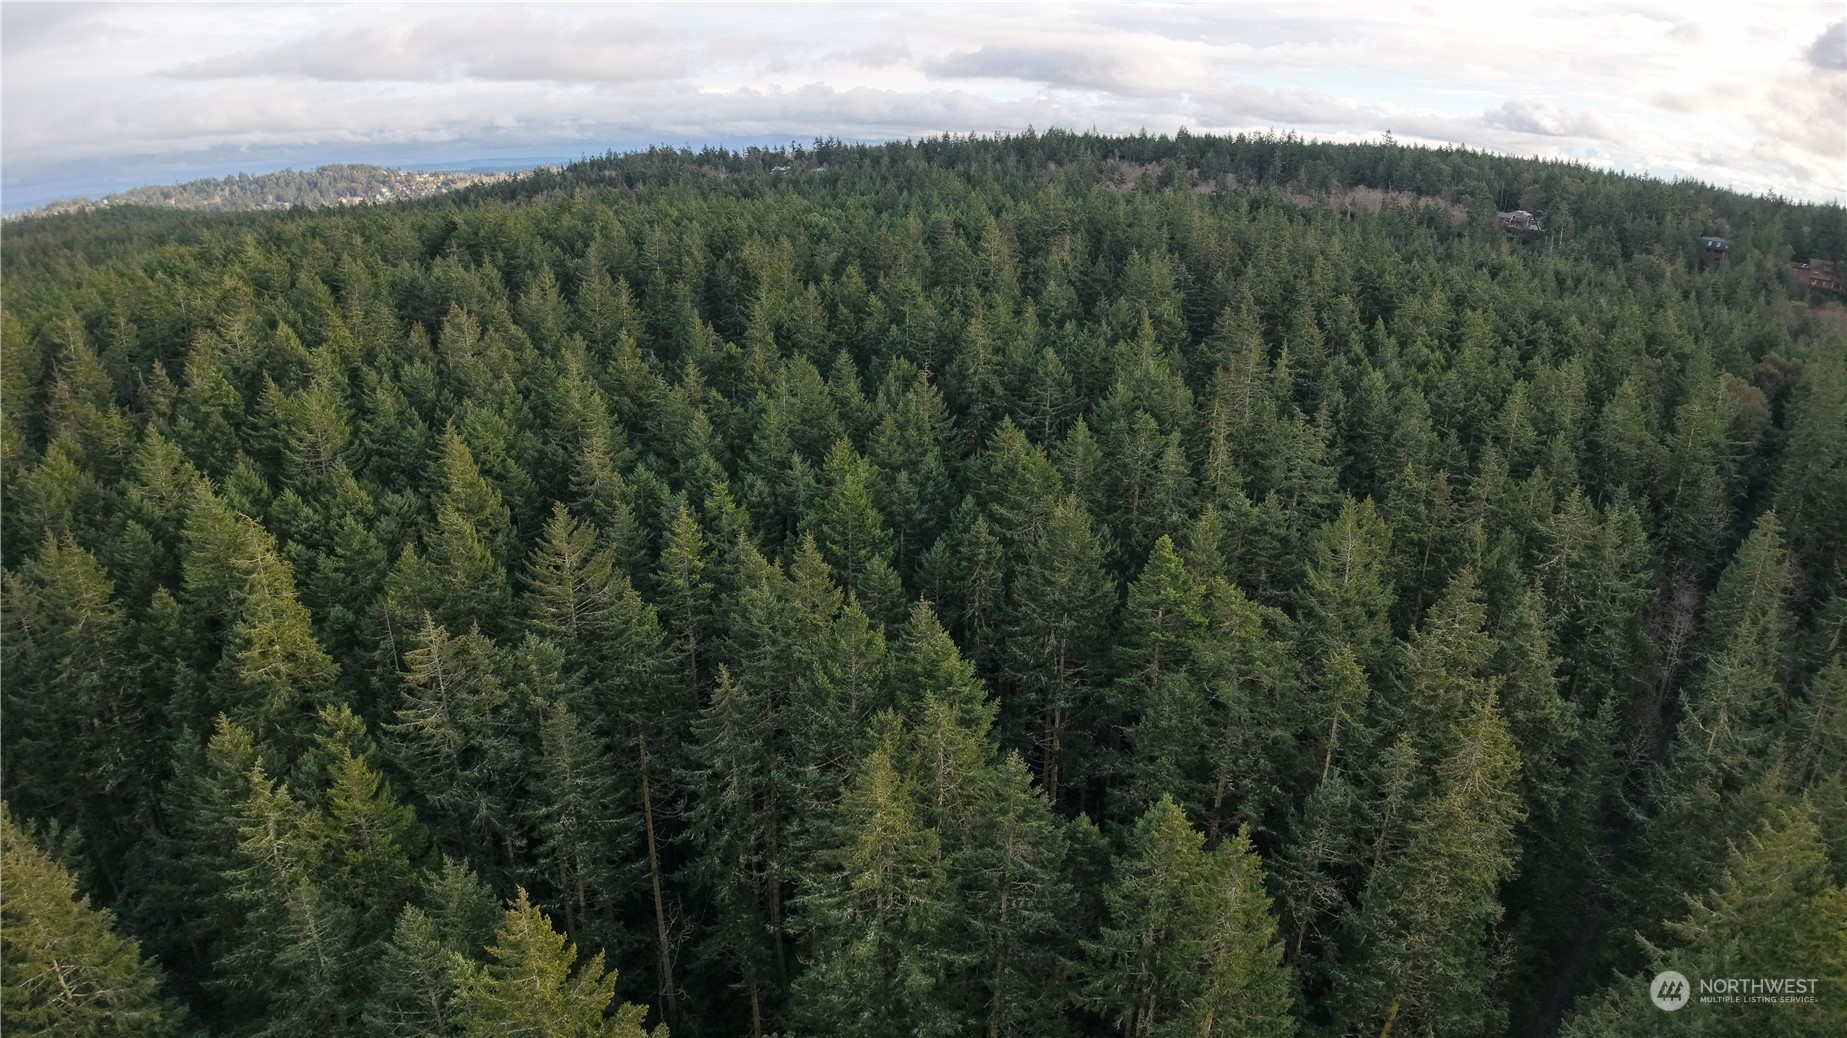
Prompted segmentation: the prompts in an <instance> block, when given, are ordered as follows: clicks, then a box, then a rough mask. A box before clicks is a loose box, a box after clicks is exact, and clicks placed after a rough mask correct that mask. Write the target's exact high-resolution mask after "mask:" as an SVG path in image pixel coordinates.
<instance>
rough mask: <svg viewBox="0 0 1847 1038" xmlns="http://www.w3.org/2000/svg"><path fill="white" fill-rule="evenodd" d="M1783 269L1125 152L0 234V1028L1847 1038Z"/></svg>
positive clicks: (1477, 195) (1814, 540)
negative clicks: (1741, 999)
mask: <svg viewBox="0 0 1847 1038" xmlns="http://www.w3.org/2000/svg"><path fill="white" fill-rule="evenodd" d="M778 167H782V168H780V169H779V168H778ZM1362 188H1363V189H1366V190H1367V191H1369V192H1370V194H1369V195H1368V196H1367V197H1370V198H1372V199H1373V201H1374V202H1375V203H1376V204H1372V205H1358V204H1354V203H1353V199H1354V198H1355V197H1356V196H1355V192H1356V191H1357V190H1358V189H1362ZM1516 205H1518V206H1522V207H1525V208H1528V209H1532V210H1535V211H1538V212H1540V213H1542V215H1543V218H1544V222H1545V225H1546V233H1545V234H1543V235H1537V236H1518V237H1516V236H1511V235H1508V234H1505V233H1503V232H1501V231H1499V230H1498V229H1496V227H1495V225H1494V219H1493V211H1494V210H1495V209H1496V208H1509V207H1512V206H1516ZM1701 234H1724V235H1726V236H1727V237H1729V238H1731V239H1732V240H1733V241H1734V242H1735V243H1736V244H1735V247H1734V249H1733V251H1732V254H1731V257H1730V259H1728V260H1727V261H1725V262H1724V263H1722V264H1716V265H1712V266H1708V265H1706V264H1704V263H1703V262H1702V257H1701V251H1700V242H1699V240H1698V236H1699V235H1701ZM1811 255H1812V256H1823V257H1830V256H1831V257H1835V258H1844V259H1847V216H1844V214H1843V211H1842V209H1841V208H1840V207H1838V206H1835V207H1821V206H1808V205H1797V204H1793V203H1790V202H1788V201H1786V200H1781V199H1775V198H1768V199H1766V198H1747V197H1743V196H1738V195H1734V194H1730V193H1727V192H1723V191H1719V190H1716V189H1712V188H1709V187H1706V186H1703V185H1699V184H1692V183H1681V184H1664V183H1660V182H1654V181H1648V180H1644V179H1639V178H1629V177H1622V176H1617V175H1614V174H1608V173H1604V172H1599V171H1596V170H1591V169H1588V168H1585V167H1582V166H1573V165H1565V164H1547V163H1539V162H1534V161H1527V160H1516V159H1508V158H1501V157H1495V156H1488V155H1483V154H1480V153H1474V152H1467V151H1460V150H1457V151H1432V150H1419V149H1411V148H1402V147H1397V146H1395V145H1393V144H1391V143H1390V142H1386V143H1381V144H1375V145H1365V146H1334V145H1323V144H1314V143H1307V142H1303V141H1300V140H1297V139H1294V138H1292V137H1287V136H1283V137H1267V136H1259V137H1239V138H1235V139H1234V138H1211V137H1202V136H1188V135H1185V134H1184V133H1183V134H1181V135H1179V136H1178V137H1171V138H1170V137H1152V136H1143V137H1136V138H1115V139H1112V138H1099V137H1094V136H1084V135H1075V134H1069V133H1056V132H1055V133H1044V134H1038V133H1028V134H1025V135H1020V136H1013V137H1004V138H998V139H974V140H965V139H944V140H936V141H925V142H918V143H907V144H893V145H886V146H856V145H846V144H839V143H834V142H816V143H815V144H814V145H813V146H812V147H802V148H793V149H791V150H788V151H782V152H766V151H751V152H746V153H741V154H738V153H729V152H717V151H708V152H705V153H692V152H686V151H654V152H648V153H644V154H635V155H628V156H610V157H607V158H604V159H599V160H594V161H590V162H586V163H582V164H579V165H576V166H572V167H569V168H567V169H564V170H561V171H556V172H547V173H541V174H537V175H534V176H530V177H523V178H520V179H519V180H516V181H509V182H505V183H500V184H492V185H484V186H479V187H474V188H469V189H466V190H463V191H460V192H457V193H454V194H450V195H446V196H444V197H442V198H437V199H431V200H427V201H423V202H416V203H409V204H404V205H397V206H389V207H368V208H361V209H351V210H337V211H324V212H319V213H310V212H300V211H297V212H288V213H258V214H239V215H204V214H185V213H168V212H156V211H146V210H134V209H123V210H113V211H109V212H95V213H85V214H77V215H71V216H60V217H53V218H48V219H42V220H29V221H23V222H18V223H14V224H11V225H9V226H8V228H7V232H6V243H5V250H4V257H3V258H4V271H3V272H4V278H5V298H4V316H3V321H4V323H3V326H0V346H3V347H4V350H5V354H4V364H3V365H0V376H3V377H4V382H3V383H0V394H3V401H4V425H3V426H0V447H3V451H4V453H3V454H0V461H3V462H4V487H3V490H4V495H5V507H4V519H3V522H4V531H3V532H4V543H5V546H6V558H5V567H6V573H5V601H4V613H5V616H4V625H3V626H4V653H5V654H4V667H5V674H4V677H5V681H4V692H5V700H4V706H5V717H4V721H5V724H4V737H5V742H4V788H5V796H6V799H7V802H8V807H7V813H6V819H5V823H4V826H3V828H4V843H5V920H4V922H5V928H4V942H5V947H4V967H3V968H4V973H5V979H4V1018H3V1020H0V1024H3V1025H4V1027H5V1028H6V1030H7V1031H8V1032H9V1033H17V1034H20V1035H25V1034H34V1033H40V1034H68V1035H78V1034H83V1035H89V1034H98V1035H100V1034H129V1033H134V1034H200V1035H205V1034H211V1035H226V1036H256V1035H262V1036H275V1038H283V1036H313V1038H336V1036H344V1035H406V1036H409V1035H469V1036H476V1035H506V1034H529V1035H560V1036H563V1035H572V1036H575V1035H616V1036H636V1035H643V1034H652V1033H658V1032H657V1031H656V1030H655V1029H656V1028H658V1027H661V1026H663V1025H664V1026H665V1027H667V1028H669V1029H671V1031H672V1033H673V1034H675V1035H679V1036H735V1035H751V1036H762V1035H771V1034H782V1035H790V1036H795V1035H801V1036H814V1038H821V1036H835V1035H838V1036H843V1038H891V1036H897V1035H913V1036H930V1038H936V1036H941V1038H950V1036H963V1035H987V1036H990V1038H1000V1036H1027V1035H1035V1036H1036V1035H1043V1036H1072V1038H1075V1036H1086V1035H1095V1036H1103V1035H1113V1034H1120V1035H1124V1036H1128V1038H1146V1036H1181V1035H1184V1036H1189V1038H1192V1036H1221V1038H1224V1036H1244V1035H1251V1036H1288V1035H1303V1036H1310V1038H1319V1036H1327V1038H1335V1036H1349V1035H1353V1036H1358V1035H1366V1036H1371V1035H1380V1034H1384V1033H1387V1032H1389V1033H1390V1034H1392V1035H1396V1036H1400V1038H1406V1036H1446V1038H1447V1036H1455V1038H1478V1036H1494V1035H1503V1034H1505V1035H1521V1036H1524V1035H1551V1034H1555V1033H1561V1034H1564V1035H1567V1036H1570V1038H1613V1036H1626V1035H1653V1034H1658V1033H1668V1031H1669V1030H1671V1031H1673V1032H1674V1033H1680V1032H1684V1033H1687V1034H1700V1035H1823V1034H1842V1033H1847V893H1844V892H1843V883H1844V882H1847V667H1844V666H1843V663H1842V659H1841V657H1842V652H1843V646H1842V644H1841V643H1842V634H1843V629H1844V628H1847V339H1844V338H1843V337H1842V335H1841V333H1840V330H1839V329H1840V327H1841V325H1840V323H1839V321H1838V318H1836V319H1835V323H1833V324H1832V325H1831V326H1830V325H1829V324H1828V320H1829V314H1828V312H1827V311H1826V310H1824V309H1821V308H1817V307H1816V306H1814V305H1813V303H1812V301H1805V300H1799V299H1796V298H1794V296H1793V295H1792V289H1791V287H1790V285H1789V283H1788V281H1787V264H1788V262H1789V260H1790V259H1791V258H1792V257H1807V256H1811ZM1830 329H1832V330H1830ZM1663 969H1674V970H1678V971H1679V972H1681V973H1683V974H1686V975H1687V976H1689V977H1695V978H1697V977H1701V976H1706V977H1714V976H1747V977H1755V976H1776V977H1782V976H1794V977H1817V978H1820V987H1819V991H1818V998H1817V999H1816V1001H1813V1002H1794V1003H1770V1004H1748V1005H1732V1006H1716V1005H1699V1004H1694V1005H1689V1006H1688V1007H1687V1008H1685V1009H1683V1010H1680V1011H1679V1012H1678V1013H1677V1014H1675V1015H1673V1016H1672V1017H1668V1016H1664V1015H1662V1013H1661V1011H1660V1010H1658V1009H1656V1008H1655V1007H1654V1006H1653V1005H1652V1004H1651V1003H1650V1000H1649V994H1648V988H1647V981H1648V978H1650V977H1652V976H1653V975H1654V974H1655V973H1656V972H1657V971H1658V970H1663ZM1670 1023H1671V1025H1672V1027H1671V1028H1668V1025H1669V1024H1670Z"/></svg>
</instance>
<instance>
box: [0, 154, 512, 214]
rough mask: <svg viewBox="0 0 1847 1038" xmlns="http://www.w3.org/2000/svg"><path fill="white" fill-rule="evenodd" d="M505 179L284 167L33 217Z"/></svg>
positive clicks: (227, 207) (240, 208) (264, 205)
mask: <svg viewBox="0 0 1847 1038" xmlns="http://www.w3.org/2000/svg"><path fill="white" fill-rule="evenodd" d="M506 178H507V175H506V174H504V173H457V172H442V173H420V172H416V171H413V170H408V169H391V168H388V167H385V166H365V165H334V166H318V167H316V168H314V169H310V170H297V169H285V170H282V171H280V172H277V173H259V174H257V175H255V176H252V175H250V174H248V173H239V174H237V175H236V176H230V177H222V178H219V177H207V178H205V179H203V180H189V181H187V182H186V183H184V184H173V185H154V186H149V187H137V188H134V189H132V190H129V191H119V192H117V193H115V194H112V195H106V196H104V197H102V198H99V199H95V200H91V199H73V200H71V201H68V202H53V203H51V204H50V205H47V206H43V207H41V208H40V209H38V210H35V211H34V214H32V215H55V214H61V213H78V212H87V211H89V210H92V209H109V208H112V207H119V206H152V207H154V208H157V209H196V210H200V211H203V212H216V213H231V212H245V211H248V210H252V209H287V208H289V207H291V206H298V205H299V206H307V207H309V208H319V207H324V206H333V205H361V204H364V203H368V202H400V201H406V200H413V199H418V198H428V197H430V196H432V195H439V194H442V193H443V192H445V191H454V190H455V189H457V188H462V187H468V186H470V185H473V184H481V183H487V182H492V181H498V180H505V179H506Z"/></svg>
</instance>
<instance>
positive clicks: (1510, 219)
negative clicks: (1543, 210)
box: [1494, 209, 1544, 234]
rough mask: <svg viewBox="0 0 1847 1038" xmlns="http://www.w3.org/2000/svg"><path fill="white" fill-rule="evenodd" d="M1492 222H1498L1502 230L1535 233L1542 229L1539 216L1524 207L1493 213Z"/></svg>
mask: <svg viewBox="0 0 1847 1038" xmlns="http://www.w3.org/2000/svg"><path fill="white" fill-rule="evenodd" d="M1494 222H1495V223H1497V224H1499V225H1500V227H1501V230H1503V231H1524V232H1527V233H1530V234H1537V233H1539V232H1540V231H1542V230H1544V228H1542V227H1540V226H1539V217H1537V216H1534V215H1533V214H1532V213H1529V212H1527V211H1526V210H1524V209H1515V210H1514V211H1513V212H1511V213H1495V214H1494Z"/></svg>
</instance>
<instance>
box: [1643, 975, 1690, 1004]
mask: <svg viewBox="0 0 1847 1038" xmlns="http://www.w3.org/2000/svg"><path fill="white" fill-rule="evenodd" d="M1648 997H1649V998H1650V999H1652V1000H1653V1001H1654V1003H1655V1007H1656V1008H1658V1009H1665V1010H1667V1011H1668V1012H1670V1013H1671V1012H1673V1011H1674V1010H1676V1009H1679V1008H1680V1007H1681V1006H1684V1005H1686V1004H1687V999H1688V998H1690V997H1692V992H1691V991H1690V990H1689V989H1688V986H1687V978H1686V977H1683V976H1681V975H1680V974H1678V973H1676V972H1674V971H1673V970H1664V971H1662V972H1661V973H1657V974H1655V979H1654V982H1653V983H1651V984H1649V985H1648Z"/></svg>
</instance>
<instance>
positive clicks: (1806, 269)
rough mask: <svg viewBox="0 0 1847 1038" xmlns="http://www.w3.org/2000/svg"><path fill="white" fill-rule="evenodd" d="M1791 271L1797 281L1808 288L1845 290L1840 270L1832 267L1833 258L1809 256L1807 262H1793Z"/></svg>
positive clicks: (1825, 290) (1846, 289) (1829, 290)
mask: <svg viewBox="0 0 1847 1038" xmlns="http://www.w3.org/2000/svg"><path fill="white" fill-rule="evenodd" d="M1791 273H1792V274H1794V275H1795V278H1796V281H1797V282H1799V283H1801V284H1804V285H1807V286H1809V287H1810V288H1819V289H1821V290H1822V291H1824V292H1841V291H1847V285H1843V283H1842V281H1841V273H1840V271H1838V270H1836V269H1834V261H1833V260H1825V259H1818V258H1810V260H1809V261H1808V262H1807V263H1797V264H1795V266H1794V269H1793V270H1791Z"/></svg>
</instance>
